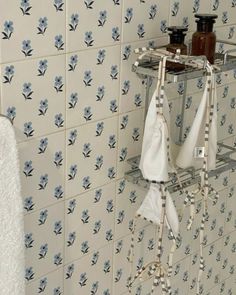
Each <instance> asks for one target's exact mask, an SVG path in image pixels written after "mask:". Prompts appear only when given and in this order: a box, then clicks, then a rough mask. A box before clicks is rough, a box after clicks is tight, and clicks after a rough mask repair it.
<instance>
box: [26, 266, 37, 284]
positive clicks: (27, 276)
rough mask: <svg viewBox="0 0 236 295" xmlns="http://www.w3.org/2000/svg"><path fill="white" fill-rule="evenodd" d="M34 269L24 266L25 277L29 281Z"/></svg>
mask: <svg viewBox="0 0 236 295" xmlns="http://www.w3.org/2000/svg"><path fill="white" fill-rule="evenodd" d="M34 275H35V274H34V271H33V267H32V266H31V267H29V268H26V270H25V279H26V280H27V281H28V282H29V281H31V280H33V279H34Z"/></svg>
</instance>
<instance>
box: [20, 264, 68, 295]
mask: <svg viewBox="0 0 236 295" xmlns="http://www.w3.org/2000/svg"><path fill="white" fill-rule="evenodd" d="M41 293H42V294H45V295H52V294H57V295H62V294H63V268H62V267H61V268H60V269H58V270H55V271H53V272H51V273H49V274H46V275H45V276H43V277H41V278H40V279H38V280H36V281H34V282H32V283H30V284H28V285H27V286H26V295H34V294H41Z"/></svg>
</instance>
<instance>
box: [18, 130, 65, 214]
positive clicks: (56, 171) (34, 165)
mask: <svg viewBox="0 0 236 295" xmlns="http://www.w3.org/2000/svg"><path fill="white" fill-rule="evenodd" d="M19 153H20V176H21V186H22V197H23V202H24V212H25V214H28V213H31V212H34V211H35V210H38V209H40V208H43V207H47V206H49V205H52V204H54V203H59V202H61V201H63V199H64V197H65V178H64V174H65V132H60V133H56V134H52V135H48V136H45V137H41V138H38V139H35V140H31V141H29V142H27V143H26V142H24V143H21V144H19Z"/></svg>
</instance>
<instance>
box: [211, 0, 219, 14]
mask: <svg viewBox="0 0 236 295" xmlns="http://www.w3.org/2000/svg"><path fill="white" fill-rule="evenodd" d="M219 5H220V0H214V3H213V6H212V7H213V11H216V10H217V9H218V8H219Z"/></svg>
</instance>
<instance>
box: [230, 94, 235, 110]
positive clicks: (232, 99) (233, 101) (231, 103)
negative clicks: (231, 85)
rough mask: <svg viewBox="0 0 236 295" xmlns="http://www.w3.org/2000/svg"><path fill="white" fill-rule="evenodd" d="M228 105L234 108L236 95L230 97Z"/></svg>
mask: <svg viewBox="0 0 236 295" xmlns="http://www.w3.org/2000/svg"><path fill="white" fill-rule="evenodd" d="M230 107H231V109H235V108H236V97H232V98H231V101H230Z"/></svg>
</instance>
